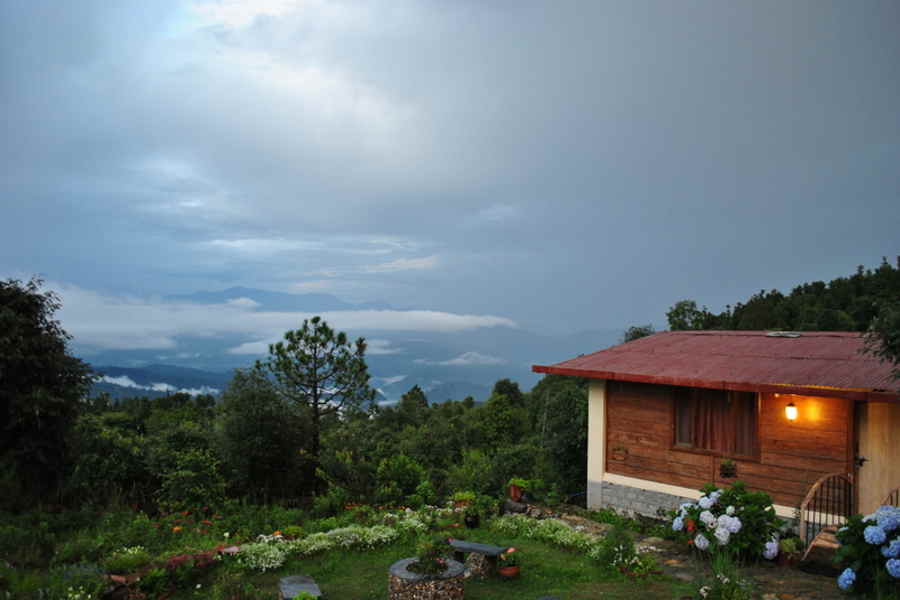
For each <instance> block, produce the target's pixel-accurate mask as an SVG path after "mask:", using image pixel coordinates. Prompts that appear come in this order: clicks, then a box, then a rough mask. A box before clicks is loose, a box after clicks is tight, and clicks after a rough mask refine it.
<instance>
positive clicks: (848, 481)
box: [800, 473, 854, 547]
mask: <svg viewBox="0 0 900 600" xmlns="http://www.w3.org/2000/svg"><path fill="white" fill-rule="evenodd" d="M853 510H854V506H853V476H852V475H849V474H847V473H830V474H828V475H823V476H822V477H820V478H819V480H818V481H816V482H815V483H814V484H813V486H812V487H811V488H809V492H807V494H806V498H804V499H803V502H802V503H801V504H800V539H801V540H802V542H803V544H804V546H805V547H809V545H810V544H811V543H812V541H813V540H814V539H815V538H816V536H817V535H819V532H821V531H823V530H825V531H829V532H833V531H837V528H838V527H840V526H842V525H843V524H844V523H846V522H847V519H848V518H849V517H850V515H852V514H853Z"/></svg>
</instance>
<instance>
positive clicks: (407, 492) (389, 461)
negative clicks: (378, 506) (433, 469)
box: [375, 454, 434, 505]
mask: <svg viewBox="0 0 900 600" xmlns="http://www.w3.org/2000/svg"><path fill="white" fill-rule="evenodd" d="M375 479H376V482H377V485H378V491H377V493H376V496H377V498H378V502H380V503H382V504H392V505H399V504H403V503H404V502H405V501H406V499H407V497H408V496H412V495H413V494H417V493H418V489H417V488H418V487H419V486H420V484H422V483H423V482H424V481H427V480H426V474H425V469H424V468H422V466H421V465H420V464H419V463H417V462H416V461H414V460H413V459H411V458H409V457H408V456H405V455H403V454H397V455H394V456H391V457H390V458H385V459H383V460H382V461H381V462H380V463H379V464H378V472H377V473H376V475H375ZM429 490H430V486H429ZM426 491H428V490H426ZM430 494H431V495H432V496H433V495H434V491H433V490H430ZM421 500H422V502H423V503H424V502H425V498H424V497H422V498H421Z"/></svg>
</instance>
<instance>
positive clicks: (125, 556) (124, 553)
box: [103, 546, 151, 574]
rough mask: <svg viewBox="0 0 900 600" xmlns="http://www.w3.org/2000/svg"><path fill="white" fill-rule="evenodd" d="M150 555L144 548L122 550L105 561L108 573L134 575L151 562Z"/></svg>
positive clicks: (136, 547) (132, 547)
mask: <svg viewBox="0 0 900 600" xmlns="http://www.w3.org/2000/svg"><path fill="white" fill-rule="evenodd" d="M150 558H151V557H150V553H149V552H147V550H146V549H145V548H144V547H143V546H130V547H125V548H122V549H121V550H118V551H116V552H114V553H113V554H111V555H110V556H109V557H107V558H106V560H104V561H103V568H104V569H105V570H106V572H107V573H120V574H124V573H133V572H134V571H136V570H137V569H138V568H139V567H142V566H144V565H146V564H147V563H149V562H150Z"/></svg>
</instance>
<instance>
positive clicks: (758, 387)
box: [531, 365, 900, 402]
mask: <svg viewBox="0 0 900 600" xmlns="http://www.w3.org/2000/svg"><path fill="white" fill-rule="evenodd" d="M531 370H532V371H533V372H535V373H544V374H547V375H564V376H568V377H584V378H587V379H611V380H614V381H634V382H637V383H653V384H656V385H675V386H682V387H699V388H710V389H717V390H730V391H735V392H762V393H776V394H802V395H805V396H825V397H835V398H847V399H850V400H855V401H859V402H897V401H900V395H898V393H897V392H888V391H880V390H862V389H845V388H833V387H822V386H810V385H798V384H790V383H777V384H776V383H753V382H746V381H712V380H707V379H691V378H689V377H665V376H660V375H644V374H635V373H618V372H613V371H596V370H593V369H591V370H587V369H573V368H571V367H561V366H557V365H549V366H545V365H532V367H531Z"/></svg>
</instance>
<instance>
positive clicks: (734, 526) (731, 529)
mask: <svg viewBox="0 0 900 600" xmlns="http://www.w3.org/2000/svg"><path fill="white" fill-rule="evenodd" d="M742 526H743V523H741V520H740V519H738V518H737V517H731V520H730V521H728V525H726V527H727V528H728V533H737V532H738V531H740V530H741V527H742Z"/></svg>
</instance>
